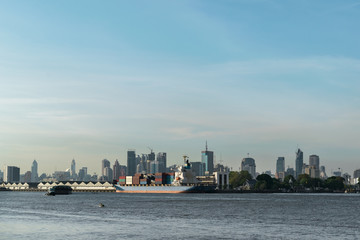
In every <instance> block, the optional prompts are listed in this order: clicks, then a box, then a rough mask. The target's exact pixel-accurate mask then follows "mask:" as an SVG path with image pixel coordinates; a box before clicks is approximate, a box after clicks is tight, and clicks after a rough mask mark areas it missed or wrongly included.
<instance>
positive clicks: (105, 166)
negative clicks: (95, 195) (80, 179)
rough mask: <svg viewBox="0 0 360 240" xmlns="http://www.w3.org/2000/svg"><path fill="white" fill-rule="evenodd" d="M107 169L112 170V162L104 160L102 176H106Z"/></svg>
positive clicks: (102, 162)
mask: <svg viewBox="0 0 360 240" xmlns="http://www.w3.org/2000/svg"><path fill="white" fill-rule="evenodd" d="M106 168H110V161H109V160H107V159H104V160H102V161H101V175H102V176H106Z"/></svg>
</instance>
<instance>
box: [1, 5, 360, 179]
mask: <svg viewBox="0 0 360 240" xmlns="http://www.w3.org/2000/svg"><path fill="white" fill-rule="evenodd" d="M359 22H360V2H359V1H357V0H356V1H355V0H349V1H343V0H333V1H327V0H319V1H311V0H304V1H280V0H278V1H275V0H274V1H273V0H237V1H233V0H224V1H215V0H204V1H200V0H195V1H194V0H189V1H186V0H184V1H156V0H155V1H145V0H144V1H140V0H139V1H111V0H109V1H91V0H86V1H85V0H83V1H81V0H78V1H69V0H65V1H38V0H34V1H26V0H19V1H1V2H0V165H1V166H3V165H11V166H19V167H20V172H21V173H24V172H25V171H28V170H30V169H31V164H32V161H33V160H34V159H36V160H37V162H38V165H39V173H42V172H45V173H48V174H49V173H52V172H53V171H62V170H65V169H67V168H70V164H71V160H72V159H73V158H74V159H75V160H76V164H77V166H76V167H77V169H79V168H81V167H84V166H86V167H88V172H89V173H91V174H92V173H93V172H96V173H98V174H99V173H100V169H101V160H102V159H104V158H106V159H108V160H110V161H111V164H113V163H114V161H115V159H118V160H119V162H120V164H122V165H124V164H126V153H127V150H128V149H135V150H136V153H137V154H141V153H149V152H150V149H153V150H154V152H156V153H157V152H166V153H167V155H168V165H171V164H181V163H182V155H184V154H186V155H188V156H189V158H190V160H191V161H199V160H200V159H201V151H202V150H204V149H205V142H206V141H207V142H208V147H209V150H212V151H214V154H215V161H216V163H222V164H225V165H227V166H229V167H232V169H233V170H239V167H240V163H241V160H242V158H244V157H246V156H247V155H248V154H249V156H251V157H253V158H254V159H255V161H256V165H257V171H258V172H260V173H261V172H263V171H266V170H271V171H272V172H274V171H275V165H276V160H277V158H278V157H280V156H284V157H285V165H286V167H287V166H290V167H294V166H295V151H296V149H297V148H298V147H299V148H300V149H302V151H303V152H304V162H306V163H308V158H309V155H311V154H317V155H319V156H320V165H324V166H325V167H326V170H327V173H328V175H329V174H330V172H331V171H333V170H337V169H338V168H341V170H342V171H343V173H344V172H348V173H350V174H353V171H354V170H355V169H359V168H360V161H359V160H360V158H359V156H360V148H359V147H360V121H359V119H360V79H359V76H360V47H359V39H360V31H359V27H358V24H359Z"/></svg>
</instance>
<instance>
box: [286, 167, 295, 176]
mask: <svg viewBox="0 0 360 240" xmlns="http://www.w3.org/2000/svg"><path fill="white" fill-rule="evenodd" d="M289 175H291V176H293V177H294V176H295V170H294V169H293V168H290V167H288V168H287V169H286V173H285V176H289Z"/></svg>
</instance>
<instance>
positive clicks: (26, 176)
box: [24, 171, 32, 183]
mask: <svg viewBox="0 0 360 240" xmlns="http://www.w3.org/2000/svg"><path fill="white" fill-rule="evenodd" d="M31 176H32V174H31V172H30V171H27V172H26V173H25V174H24V182H26V183H29V182H32V180H31Z"/></svg>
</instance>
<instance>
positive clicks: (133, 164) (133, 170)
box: [126, 150, 137, 176]
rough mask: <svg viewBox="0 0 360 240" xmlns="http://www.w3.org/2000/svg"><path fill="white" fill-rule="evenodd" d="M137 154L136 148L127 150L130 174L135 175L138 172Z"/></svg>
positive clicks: (128, 172)
mask: <svg viewBox="0 0 360 240" xmlns="http://www.w3.org/2000/svg"><path fill="white" fill-rule="evenodd" d="M136 165H137V164H136V155H135V151H134V150H129V151H128V152H127V173H126V175H128V176H134V175H135V173H136Z"/></svg>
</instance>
